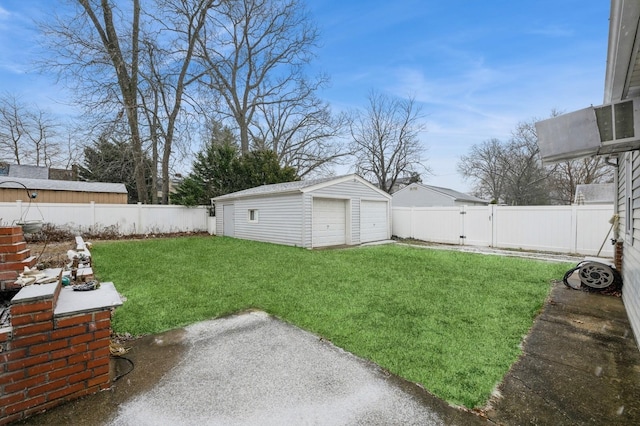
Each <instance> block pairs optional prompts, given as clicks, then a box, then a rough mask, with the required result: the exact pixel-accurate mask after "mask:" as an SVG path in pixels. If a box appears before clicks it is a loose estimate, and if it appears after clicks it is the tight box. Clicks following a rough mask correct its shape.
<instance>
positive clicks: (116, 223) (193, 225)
mask: <svg viewBox="0 0 640 426" xmlns="http://www.w3.org/2000/svg"><path fill="white" fill-rule="evenodd" d="M0 220H1V221H2V225H5V226H6V225H14V224H17V223H24V222H33V221H42V222H44V223H49V224H52V225H54V226H56V227H61V228H65V229H67V230H69V231H70V232H72V233H74V234H84V233H85V232H90V233H93V234H98V233H100V232H109V233H112V234H119V235H142V234H155V233H161V234H169V233H178V232H206V231H210V232H211V233H213V232H212V230H211V228H210V223H211V222H212V221H211V220H210V218H209V208H208V207H207V206H197V207H185V206H175V205H169V206H166V205H149V204H96V203H94V202H91V203H88V204H66V203H37V202H35V201H33V202H23V201H16V202H15V203H0ZM214 223H215V222H214Z"/></svg>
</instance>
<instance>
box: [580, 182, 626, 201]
mask: <svg viewBox="0 0 640 426" xmlns="http://www.w3.org/2000/svg"><path fill="white" fill-rule="evenodd" d="M615 193H616V190H615V185H614V184H613V183H591V184H588V185H587V184H583V185H577V186H576V196H575V199H574V204H613V201H614V198H615Z"/></svg>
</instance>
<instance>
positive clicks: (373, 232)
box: [360, 200, 389, 243]
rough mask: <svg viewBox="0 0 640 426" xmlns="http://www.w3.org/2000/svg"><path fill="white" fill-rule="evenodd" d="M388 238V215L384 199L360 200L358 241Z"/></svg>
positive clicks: (366, 241) (364, 241)
mask: <svg viewBox="0 0 640 426" xmlns="http://www.w3.org/2000/svg"><path fill="white" fill-rule="evenodd" d="M388 238H389V215H388V210H387V202H386V201H364V200H363V201H361V202H360V242H361V243H368V242H371V241H382V240H386V239H388Z"/></svg>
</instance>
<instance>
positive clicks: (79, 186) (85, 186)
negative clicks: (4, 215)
mask: <svg viewBox="0 0 640 426" xmlns="http://www.w3.org/2000/svg"><path fill="white" fill-rule="evenodd" d="M16 182H17V183H16ZM20 184H22V185H24V186H26V187H27V188H29V189H30V190H38V189H39V190H49V191H76V192H108V193H116V194H126V193H127V188H125V186H124V183H109V182H80V181H71V180H51V179H26V178H17V177H5V176H0V189H2V188H18V189H24V186H22V185H20Z"/></svg>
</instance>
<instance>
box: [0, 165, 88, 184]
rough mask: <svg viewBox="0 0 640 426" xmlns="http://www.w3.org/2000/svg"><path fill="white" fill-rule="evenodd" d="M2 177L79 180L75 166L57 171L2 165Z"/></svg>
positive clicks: (44, 168)
mask: <svg viewBox="0 0 640 426" xmlns="http://www.w3.org/2000/svg"><path fill="white" fill-rule="evenodd" d="M0 176H7V177H15V178H27V179H53V180H78V167H77V166H75V165H73V167H72V168H71V170H67V169H55V168H53V167H40V166H25V165H22V164H8V163H0Z"/></svg>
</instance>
